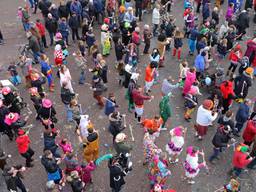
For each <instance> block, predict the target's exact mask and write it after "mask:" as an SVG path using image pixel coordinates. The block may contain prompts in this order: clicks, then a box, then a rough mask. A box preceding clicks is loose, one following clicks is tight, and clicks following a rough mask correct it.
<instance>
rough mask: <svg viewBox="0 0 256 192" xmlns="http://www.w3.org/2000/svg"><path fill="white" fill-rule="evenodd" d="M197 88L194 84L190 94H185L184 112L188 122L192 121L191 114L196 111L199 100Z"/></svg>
mask: <svg viewBox="0 0 256 192" xmlns="http://www.w3.org/2000/svg"><path fill="white" fill-rule="evenodd" d="M196 95H197V89H196V88H195V87H194V86H191V88H190V90H189V92H188V94H186V95H185V97H184V99H185V102H184V106H185V112H184V119H185V120H186V121H187V122H190V120H191V114H192V113H193V112H194V110H195V108H196V106H197V104H198V101H197V96H196Z"/></svg>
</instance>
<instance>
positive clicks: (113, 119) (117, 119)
mask: <svg viewBox="0 0 256 192" xmlns="http://www.w3.org/2000/svg"><path fill="white" fill-rule="evenodd" d="M124 118H125V117H124V116H123V115H121V114H120V113H119V112H117V111H115V112H113V113H111V114H110V115H109V116H108V119H109V126H108V130H109V132H110V133H111V134H112V136H113V143H114V141H115V138H116V136H117V134H119V133H121V132H122V131H123V130H124V129H125V128H126V125H122V124H123V121H124Z"/></svg>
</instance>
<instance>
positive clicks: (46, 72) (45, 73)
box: [39, 61, 52, 77]
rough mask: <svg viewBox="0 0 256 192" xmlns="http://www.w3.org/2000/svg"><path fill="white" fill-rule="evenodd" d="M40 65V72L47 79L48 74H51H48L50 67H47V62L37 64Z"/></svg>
mask: <svg viewBox="0 0 256 192" xmlns="http://www.w3.org/2000/svg"><path fill="white" fill-rule="evenodd" d="M39 63H40V65H41V72H42V73H43V74H44V75H45V76H46V77H47V76H48V75H49V74H51V73H50V71H51V69H52V68H51V66H50V65H48V63H47V62H45V61H40V62H39Z"/></svg>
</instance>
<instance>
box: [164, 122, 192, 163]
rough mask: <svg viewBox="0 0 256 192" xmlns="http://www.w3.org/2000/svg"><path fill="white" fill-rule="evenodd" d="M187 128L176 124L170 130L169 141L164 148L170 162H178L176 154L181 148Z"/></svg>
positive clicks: (178, 153)
mask: <svg viewBox="0 0 256 192" xmlns="http://www.w3.org/2000/svg"><path fill="white" fill-rule="evenodd" d="M186 132H187V129H186V128H184V127H182V126H178V127H175V128H173V129H172V130H170V137H171V138H170V141H169V142H168V144H166V146H165V149H166V151H167V153H168V154H169V156H170V157H169V162H170V163H178V162H179V159H178V156H179V155H180V153H181V152H182V150H183V146H184V143H185V141H184V137H185V135H186Z"/></svg>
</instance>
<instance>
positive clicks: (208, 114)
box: [195, 99, 218, 140]
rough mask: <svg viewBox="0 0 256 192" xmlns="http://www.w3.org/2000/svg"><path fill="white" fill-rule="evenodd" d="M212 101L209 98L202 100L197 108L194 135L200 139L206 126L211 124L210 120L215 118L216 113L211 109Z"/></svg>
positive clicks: (205, 130)
mask: <svg viewBox="0 0 256 192" xmlns="http://www.w3.org/2000/svg"><path fill="white" fill-rule="evenodd" d="M212 107H213V102H212V101H211V100H209V99H206V100H204V102H203V104H202V105H201V106H200V107H199V108H198V110H197V116H196V124H195V130H196V133H195V136H196V137H197V138H198V139H199V140H202V138H203V136H205V135H206V133H207V130H208V126H209V125H212V122H213V121H214V120H215V119H216V118H217V116H218V113H217V112H215V111H212Z"/></svg>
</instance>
